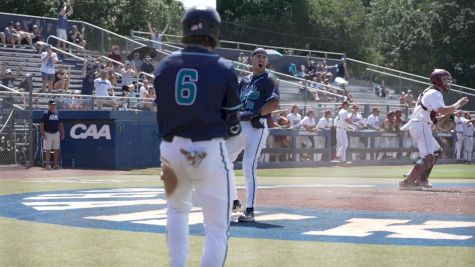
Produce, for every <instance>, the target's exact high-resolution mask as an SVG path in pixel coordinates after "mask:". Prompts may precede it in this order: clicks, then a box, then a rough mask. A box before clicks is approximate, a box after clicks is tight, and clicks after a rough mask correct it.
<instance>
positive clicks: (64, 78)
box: [53, 65, 71, 91]
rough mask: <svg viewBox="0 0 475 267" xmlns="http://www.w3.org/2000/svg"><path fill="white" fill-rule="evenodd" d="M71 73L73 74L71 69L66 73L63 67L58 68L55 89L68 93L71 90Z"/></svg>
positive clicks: (55, 75)
mask: <svg viewBox="0 0 475 267" xmlns="http://www.w3.org/2000/svg"><path fill="white" fill-rule="evenodd" d="M69 73H71V69H69V70H68V71H65V70H64V66H63V65H60V66H58V70H57V71H56V72H55V74H54V83H53V88H54V89H57V90H59V91H63V90H64V91H67V90H68V89H69Z"/></svg>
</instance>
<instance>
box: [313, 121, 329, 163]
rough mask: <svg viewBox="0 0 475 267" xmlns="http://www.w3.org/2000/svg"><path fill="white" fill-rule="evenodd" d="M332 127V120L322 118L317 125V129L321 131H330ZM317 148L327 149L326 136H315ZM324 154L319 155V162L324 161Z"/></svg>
mask: <svg viewBox="0 0 475 267" xmlns="http://www.w3.org/2000/svg"><path fill="white" fill-rule="evenodd" d="M331 127H332V120H331V119H330V118H328V119H327V118H325V116H323V117H321V118H320V120H319V121H318V123H317V128H318V129H320V130H328V131H329V130H330V129H331ZM314 140H315V148H324V147H325V136H315V139H314ZM322 155H323V154H322V153H317V159H316V160H318V161H320V160H322Z"/></svg>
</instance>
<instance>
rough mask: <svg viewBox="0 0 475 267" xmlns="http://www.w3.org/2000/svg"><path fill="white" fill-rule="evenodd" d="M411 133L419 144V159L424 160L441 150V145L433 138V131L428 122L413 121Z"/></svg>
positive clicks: (410, 125)
mask: <svg viewBox="0 0 475 267" xmlns="http://www.w3.org/2000/svg"><path fill="white" fill-rule="evenodd" d="M409 133H410V134H411V137H412V139H413V140H414V142H416V144H417V148H418V149H419V157H421V158H424V157H425V156H427V155H429V154H434V152H435V151H437V150H439V149H441V148H440V145H439V143H437V141H436V140H435V138H434V136H432V129H431V127H430V124H428V123H427V122H424V121H411V122H410V124H409Z"/></svg>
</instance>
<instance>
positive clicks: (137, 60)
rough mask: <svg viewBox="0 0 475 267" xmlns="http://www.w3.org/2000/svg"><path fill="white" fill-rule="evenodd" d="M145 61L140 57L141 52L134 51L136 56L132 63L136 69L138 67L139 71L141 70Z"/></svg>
mask: <svg viewBox="0 0 475 267" xmlns="http://www.w3.org/2000/svg"><path fill="white" fill-rule="evenodd" d="M143 63H144V61H143V60H141V59H140V54H139V53H134V57H133V58H132V60H131V61H130V64H132V66H135V69H137V72H140V71H141V67H142V64H143Z"/></svg>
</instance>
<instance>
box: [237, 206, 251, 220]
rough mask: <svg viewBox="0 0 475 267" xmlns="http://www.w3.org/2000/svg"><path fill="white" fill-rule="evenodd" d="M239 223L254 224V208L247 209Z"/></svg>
mask: <svg viewBox="0 0 475 267" xmlns="http://www.w3.org/2000/svg"><path fill="white" fill-rule="evenodd" d="M238 221H239V222H254V221H255V219H254V208H247V209H246V210H245V211H244V214H243V215H241V216H239V218H238Z"/></svg>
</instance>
